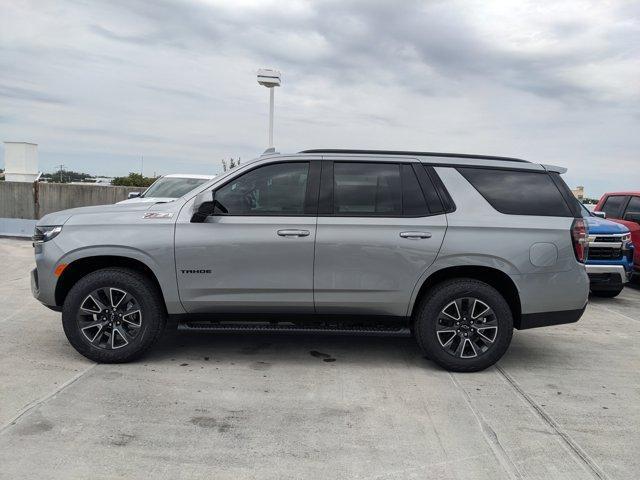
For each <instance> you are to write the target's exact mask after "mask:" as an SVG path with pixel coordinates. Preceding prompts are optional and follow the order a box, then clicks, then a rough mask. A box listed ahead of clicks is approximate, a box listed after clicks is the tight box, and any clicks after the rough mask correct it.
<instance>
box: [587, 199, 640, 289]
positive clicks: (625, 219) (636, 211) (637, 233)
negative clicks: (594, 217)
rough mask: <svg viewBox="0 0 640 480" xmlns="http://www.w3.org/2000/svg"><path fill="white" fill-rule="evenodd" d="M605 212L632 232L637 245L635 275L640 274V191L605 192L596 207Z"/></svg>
mask: <svg viewBox="0 0 640 480" xmlns="http://www.w3.org/2000/svg"><path fill="white" fill-rule="evenodd" d="M595 211H596V212H604V213H605V214H606V218H608V219H609V220H613V221H614V222H618V223H622V224H623V225H625V226H626V227H627V228H628V229H629V231H630V232H631V241H632V242H633V245H634V246H635V253H634V255H633V271H634V276H635V277H636V278H638V277H639V276H640V191H636V192H611V193H605V194H604V195H603V196H602V198H601V199H600V201H599V202H598V205H596V208H595Z"/></svg>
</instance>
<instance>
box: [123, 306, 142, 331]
mask: <svg viewBox="0 0 640 480" xmlns="http://www.w3.org/2000/svg"><path fill="white" fill-rule="evenodd" d="M122 321H123V322H127V323H128V324H129V325H131V326H133V327H136V328H140V326H141V325H142V312H141V311H140V309H138V310H133V311H131V312H129V313H125V314H124V315H122Z"/></svg>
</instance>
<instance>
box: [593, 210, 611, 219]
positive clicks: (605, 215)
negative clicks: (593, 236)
mask: <svg viewBox="0 0 640 480" xmlns="http://www.w3.org/2000/svg"><path fill="white" fill-rule="evenodd" d="M591 213H593V214H594V215H595V216H596V217H600V218H607V214H606V213H605V212H595V211H594V212H591Z"/></svg>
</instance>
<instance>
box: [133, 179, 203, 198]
mask: <svg viewBox="0 0 640 480" xmlns="http://www.w3.org/2000/svg"><path fill="white" fill-rule="evenodd" d="M208 181H209V180H208V179H206V178H180V177H162V178H160V179H158V180H156V181H155V182H154V183H153V185H151V186H150V187H149V188H147V190H145V192H144V193H143V194H142V195H140V196H141V197H155V198H178V197H181V196H183V195H184V194H185V193H188V192H190V191H191V190H193V189H194V188H196V187H198V186H200V185H202V184H203V183H206V182H208Z"/></svg>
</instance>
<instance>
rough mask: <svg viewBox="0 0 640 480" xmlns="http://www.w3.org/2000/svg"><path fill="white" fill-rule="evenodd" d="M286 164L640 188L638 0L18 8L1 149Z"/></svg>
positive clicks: (72, 157)
mask: <svg viewBox="0 0 640 480" xmlns="http://www.w3.org/2000/svg"><path fill="white" fill-rule="evenodd" d="M260 67H272V68H277V69H279V70H281V71H282V74H283V86H282V87H281V88H280V89H278V90H277V91H276V125H275V143H276V147H277V148H278V150H279V151H281V152H292V151H299V150H301V149H305V148H314V147H315V148H317V147H331V148H336V147H344V148H381V149H406V150H430V151H444V152H464V153H484V154H492V155H506V156H516V157H521V158H525V159H528V160H532V161H535V162H540V163H553V164H558V165H564V166H566V167H568V168H569V173H568V174H567V175H566V180H567V182H568V183H569V184H570V185H571V186H572V187H573V186H575V185H577V184H583V185H585V186H586V190H587V194H590V195H591V196H598V195H600V194H601V193H602V192H603V191H606V190H617V189H632V188H633V189H638V188H640V1H633V2H632V1H619V2H615V1H612V2H608V1H604V0H597V1H592V2H589V1H566V2H562V1H549V2H543V1H540V0H536V1H530V2H528V1H523V2H518V1H515V0H505V1H487V0H481V1H470V0H462V1H424V2H418V1H409V0H402V1H398V0H397V1H350V0H338V1H322V2H303V1H284V2H269V1H262V0H261V1H242V0H233V1H232V0H228V1H200V0H189V1H187V0H184V1H165V0H160V1H158V0H155V1H149V2H144V1H135V0H115V1H114V0H110V1H105V2H97V1H90V0H86V1H82V0H77V1H73V0H55V1H43V0H39V1H33V2H32V1H25V0H20V1H14V0H0V140H12V141H30V142H35V143H38V144H39V152H40V166H41V169H43V170H45V171H50V170H52V169H53V168H54V165H56V164H60V163H64V164H65V165H66V166H67V167H68V168H69V169H74V170H81V171H85V172H88V173H94V174H102V175H110V176H112V175H122V174H126V173H127V172H129V171H131V170H139V169H140V157H141V156H142V155H143V156H144V173H145V174H147V175H150V174H152V173H154V172H157V173H172V172H192V173H196V172H197V173H215V172H217V171H219V170H220V169H221V164H220V159H221V158H223V157H227V158H228V157H230V156H233V157H237V156H240V157H242V158H243V159H248V158H252V157H255V156H256V155H258V154H259V153H260V152H262V151H263V150H264V148H265V147H266V144H267V118H268V117H267V115H268V92H267V89H265V88H264V87H260V86H259V85H258V84H257V83H256V79H255V73H256V70H257V69H258V68H260Z"/></svg>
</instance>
